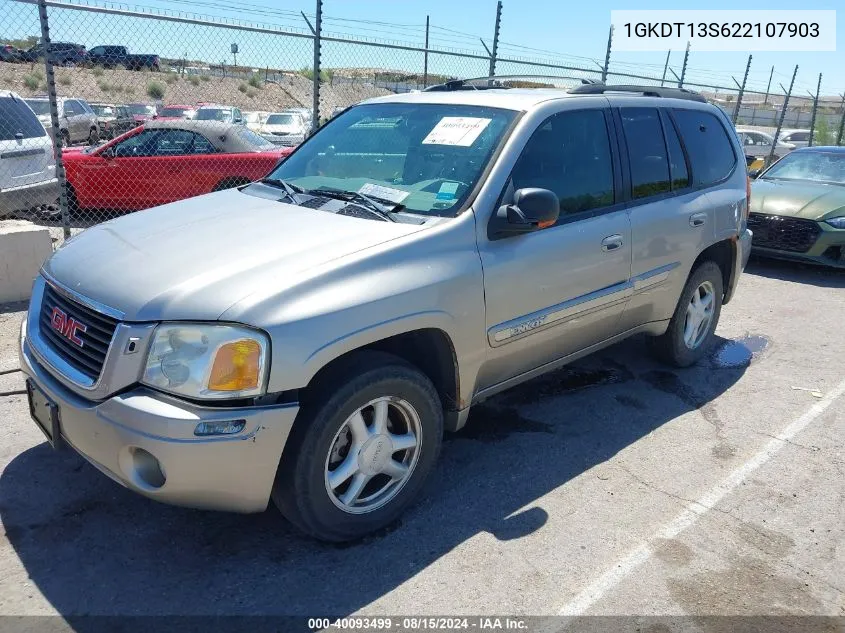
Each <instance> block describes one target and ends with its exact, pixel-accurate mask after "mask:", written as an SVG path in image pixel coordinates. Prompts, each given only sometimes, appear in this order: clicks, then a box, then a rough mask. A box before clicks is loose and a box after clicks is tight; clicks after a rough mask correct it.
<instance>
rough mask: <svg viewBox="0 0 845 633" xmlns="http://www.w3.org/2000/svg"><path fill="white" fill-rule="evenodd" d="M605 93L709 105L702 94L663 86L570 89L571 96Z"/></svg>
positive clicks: (593, 84)
mask: <svg viewBox="0 0 845 633" xmlns="http://www.w3.org/2000/svg"><path fill="white" fill-rule="evenodd" d="M605 92H636V93H639V94H642V95H644V96H646V97H663V98H666V99H686V100H688V101H700V102H701V103H707V99H705V98H704V97H703V96H702V95H701V93H698V92H695V91H694V90H687V89H686V88H663V87H661V86H638V85H634V84H620V85H618V86H615V85H614V86H608V85H606V84H603V83H592V84H588V85H583V86H576V87H574V88H570V90H569V93H570V94H576V95H598V94H604V93H605Z"/></svg>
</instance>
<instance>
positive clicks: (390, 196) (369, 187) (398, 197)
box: [358, 182, 410, 204]
mask: <svg viewBox="0 0 845 633" xmlns="http://www.w3.org/2000/svg"><path fill="white" fill-rule="evenodd" d="M358 193H363V194H364V195H365V196H372V197H373V198H380V199H381V200H387V201H388V202H395V203H397V204H399V203H400V202H402V201H403V200H404V199H405V198H407V197H408V196H409V195H410V192H409V191H402V190H401V189H392V188H391V187H382V186H381V185H374V184H372V183H370V182H368V183H367V184H365V185H364V186H363V187H361V188H360V189H359V190H358Z"/></svg>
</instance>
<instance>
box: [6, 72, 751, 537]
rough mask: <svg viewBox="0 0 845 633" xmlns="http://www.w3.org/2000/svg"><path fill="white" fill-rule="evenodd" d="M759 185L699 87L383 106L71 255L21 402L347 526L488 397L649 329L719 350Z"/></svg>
mask: <svg viewBox="0 0 845 633" xmlns="http://www.w3.org/2000/svg"><path fill="white" fill-rule="evenodd" d="M606 90H612V91H613V92H606V93H605V91H606ZM620 90H625V92H626V93H627V94H619V91H620ZM644 92H645V93H648V94H652V95H653V94H659V95H662V96H646V94H644ZM159 125H164V124H159ZM171 125H172V124H171ZM221 130H222V128H221ZM221 130H215V132H219V131H221ZM244 132H245V133H249V134H252V132H250V131H249V130H245V129H244ZM225 134H226V135H227V137H228V136H229V135H232V136H235V135H237V134H238V132H237V130H236V127H234V126H228V127H226V128H225ZM209 138H211V137H209ZM119 142H120V141H118V143H119ZM96 151H97V150H95V152H96ZM100 160H107V159H100ZM126 160H132V159H128V158H127V159H126ZM135 160H143V159H135ZM97 171H98V170H94V169H91V170H88V173H89V174H91V176H89V177H91V178H92V179H93V178H94V176H93V174H95V173H97ZM99 171H100V172H105V173H107V174H112V173H113V172H114V171H115V170H114V169H112V168H103V169H100V170H99ZM139 171H141V170H140V169H138V168H133V169H132V172H131V173H138V172H139ZM183 180H188V179H184V178H183ZM161 181H162V179H161V178H160V177H158V178H156V177H155V176H154V177H152V180H151V182H150V184H149V186H160V185H158V184H157V183H159V182H161ZM748 195H749V193H748V179H747V176H746V174H745V169H744V163H743V162H742V146H741V145H740V144H739V140H738V138H737V137H736V135H735V134H733V132H732V130H731V124H730V121H729V120H728V119H727V118H726V117H725V115H724V114H723V113H722V112H721V111H720V110H719V109H717V108H716V107H715V106H712V105H710V104H708V103H706V102H705V101H704V99H703V98H701V97H700V95H697V94H694V93H690V92H688V91H680V90H677V89H674V90H670V89H665V88H664V89H660V88H655V87H653V86H648V87H642V88H635V87H621V86H610V87H607V88H606V87H605V86H603V85H600V84H592V85H586V86H583V87H578V88H575V89H573V90H571V91H570V92H569V93H566V92H563V91H561V92H560V93H552V92H549V91H543V90H540V91H537V90H525V89H511V90H489V91H482V90H471V91H466V90H454V91H450V90H446V91H442V92H438V93H428V92H423V93H417V94H403V95H388V96H386V97H381V98H377V99H373V100H369V101H366V102H364V103H363V104H360V105H357V106H356V107H354V108H351V109H350V110H348V111H347V112H345V113H344V114H342V115H340V116H338V117H337V118H335V119H333V120H332V121H330V122H329V123H327V124H326V125H325V126H323V127H322V128H321V129H320V130H319V131H318V132H316V134H315V135H313V136H312V137H310V138H309V139H308V140H307V141H306V142H305V143H303V144H302V145H301V146H300V147H299V148H298V149H297V150H296V151H295V152H293V153H292V154H291V155H290V156H289V157H288V158H287V159H286V160H284V161H283V162H281V163H280V164H279V165H278V166H277V167H276V168H275V169H274V170H272V171H271V173H270V174H269V176H268V177H267V178H266V179H263V180H261V181H259V182H255V183H253V184H250V185H248V186H245V187H239V188H237V189H230V190H228V191H221V192H218V193H214V194H210V195H207V196H202V197H199V198H194V199H191V200H186V201H183V202H179V203H176V204H170V205H165V206H163V207H160V208H158V209H151V210H149V211H145V212H143V213H138V214H132V215H130V216H128V217H124V218H119V219H117V220H113V221H110V222H108V223H106V224H102V225H98V226H95V227H93V228H90V229H88V230H86V231H84V232H82V233H80V234H79V235H77V236H76V237H74V238H73V240H71V241H70V242H69V243H67V244H66V245H65V246H64V247H63V248H61V249H59V250H57V251H56V253H55V254H54V255H53V256H52V257H51V258H49V259H48V260H47V261H46V262H45V263H44V266H43V268H42V271H43V272H42V274H40V275H39V277H38V278H37V280H36V282H35V284H34V287H33V294H32V299H31V302H30V308H29V315H28V318H27V320H26V323H27V325H26V327H25V328H24V329H23V331H22V340H21V344H20V349H21V361H20V366H21V369H22V370H23V372H24V373H25V374H26V377H27V379H28V383H27V384H28V385H29V392H30V396H29V397H30V399H31V401H32V407H31V410H32V411H33V412H34V416H35V421H36V423H37V424H38V425H39V427H40V428H42V430H44V432H45V433H46V434H47V437H48V438H49V439H50V441H51V442H53V443H54V444H55V445H59V446H61V445H63V444H64V443H65V440H67V444H68V445H69V446H72V447H73V448H74V449H75V450H77V451H79V452H80V453H82V454H83V455H85V456H86V457H87V458H88V459H89V460H90V461H91V462H93V463H95V464H97V466H98V468H100V469H101V470H102V471H105V472H106V473H108V474H109V475H110V476H111V477H113V478H114V479H116V480H118V481H120V482H122V483H123V484H124V485H125V486H127V487H128V488H130V489H132V490H135V491H137V492H139V493H140V494H143V495H146V496H148V497H150V498H153V499H157V500H159V501H164V502H170V503H176V504H183V505H189V506H199V507H204V508H214V509H224V510H234V511H239V512H261V511H264V510H265V508H266V507H267V504H268V502H269V500H270V499H271V498H272V499H273V500H274V501H275V503H276V505H278V506H279V508H280V509H281V510H282V512H283V513H284V514H285V515H286V516H287V517H289V518H290V521H291V523H292V524H293V525H294V526H296V527H297V528H298V529H300V530H302V531H304V532H306V533H308V534H310V535H312V536H315V537H318V538H321V539H325V540H328V541H343V540H350V539H356V538H359V537H361V536H362V535H363V534H366V533H369V532H371V531H373V530H376V529H379V528H382V527H384V526H385V525H387V524H390V523H391V522H393V521H395V520H396V518H397V517H398V516H399V515H400V514H401V513H402V511H403V510H404V509H405V508H406V507H407V506H408V505H409V504H410V503H411V502H413V500H414V499H415V498H416V497H417V496H418V495H419V494H420V491H421V490H422V486H423V484H424V483H425V481H426V479H427V477H428V476H429V475H430V474H431V472H432V470H433V468H434V466H435V463H436V461H437V457H438V453H439V449H440V445H441V442H442V439H443V433H444V430H456V429H459V428H460V427H461V426H462V425H463V424H464V423H465V422H466V419H467V416H468V415H469V411H470V407H471V405H472V404H473V403H476V402H481V401H483V400H484V399H486V398H488V397H490V396H492V395H493V394H495V393H497V392H500V391H503V390H505V389H507V388H509V387H511V386H514V385H516V384H518V383H520V382H522V381H525V380H528V379H529V378H533V377H535V376H538V375H540V374H541V373H543V372H547V371H549V370H552V369H556V368H559V367H560V366H562V365H564V364H565V363H567V362H570V361H571V360H573V359H576V358H579V357H581V356H583V355H585V354H587V353H589V352H593V351H595V350H598V349H601V348H603V347H605V346H608V345H611V344H613V343H616V342H618V341H620V340H622V339H623V338H625V337H628V336H631V335H633V334H647V335H651V337H653V338H651V339H650V347H651V348H652V349H653V350H654V351H655V353H656V354H657V355H658V356H659V357H660V358H661V359H663V360H664V361H666V362H668V363H670V364H672V365H674V366H682V367H684V366H688V365H691V364H693V363H695V362H697V361H698V360H700V359H702V358H703V357H704V356H705V355H706V354H707V353H709V351H710V345H711V343H712V342H713V332H714V329H715V328H716V325H717V323H718V321H719V316H720V313H721V309H722V306H723V305H724V304H726V303H727V302H728V301H730V299H731V298H732V297H733V296H734V293H735V290H736V287H737V283H738V280H739V278H740V275H741V272H742V270H743V267H744V265H745V262H746V260H747V256H748V252H749V250H750V242H751V236H750V234H749V232H748V231H747V230H746V228H745V222H746V212H747V205H748ZM115 271H119V274H115ZM50 412H55V413H50ZM439 479H441V480H449V478H448V477H443V478H439ZM450 485H457V486H460V485H465V486H467V494H470V492H471V490H470V489H471V487H472V485H474V484H472V483H467V482H464V483H463V484H462V483H461V482H454V481H453V482H452V483H451V484H450Z"/></svg>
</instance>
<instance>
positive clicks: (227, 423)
mask: <svg viewBox="0 0 845 633" xmlns="http://www.w3.org/2000/svg"><path fill="white" fill-rule="evenodd" d="M245 426H246V420H221V421H220V422H200V423H199V424H197V428H195V429H194V435H232V434H234V433H240V432H241V431H243V430H244V427H245Z"/></svg>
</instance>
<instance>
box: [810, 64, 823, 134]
mask: <svg viewBox="0 0 845 633" xmlns="http://www.w3.org/2000/svg"><path fill="white" fill-rule="evenodd" d="M821 89H822V74H821V73H819V84H818V85H817V86H816V96H815V97H813V114H812V116H811V117H810V142H809V147H812V146H813V134H814V133H815V131H816V111H817V110H818V109H819V93H820V92H821Z"/></svg>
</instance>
